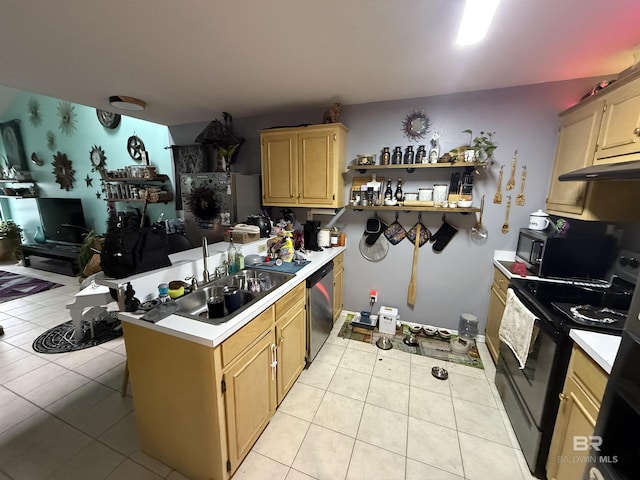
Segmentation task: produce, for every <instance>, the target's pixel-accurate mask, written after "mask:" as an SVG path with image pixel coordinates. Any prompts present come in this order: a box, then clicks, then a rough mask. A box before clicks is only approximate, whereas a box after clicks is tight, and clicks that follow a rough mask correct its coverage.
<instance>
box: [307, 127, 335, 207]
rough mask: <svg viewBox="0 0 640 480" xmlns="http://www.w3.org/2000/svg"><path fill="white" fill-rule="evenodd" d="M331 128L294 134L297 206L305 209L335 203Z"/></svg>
mask: <svg viewBox="0 0 640 480" xmlns="http://www.w3.org/2000/svg"><path fill="white" fill-rule="evenodd" d="M337 141H338V137H337V130H336V129H334V128H327V129H315V130H309V131H302V132H301V133H299V134H298V166H299V173H298V175H299V185H300V191H299V192H298V203H299V204H300V205H307V206H333V205H334V202H335V200H336V195H335V193H336V191H335V190H334V184H335V175H337V174H338V172H336V169H335V167H334V161H335V159H334V153H335V148H334V145H335V144H336V142H337Z"/></svg>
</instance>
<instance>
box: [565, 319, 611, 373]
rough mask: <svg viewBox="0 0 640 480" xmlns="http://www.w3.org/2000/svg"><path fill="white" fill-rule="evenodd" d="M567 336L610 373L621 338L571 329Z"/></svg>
mask: <svg viewBox="0 0 640 480" xmlns="http://www.w3.org/2000/svg"><path fill="white" fill-rule="evenodd" d="M569 336H570V337H571V338H572V339H573V341H574V342H576V344H577V345H578V346H579V347H580V348H582V350H584V351H585V353H586V354H587V355H589V356H590V357H591V358H592V359H593V360H594V361H595V362H596V363H597V364H598V365H600V366H601V367H602V369H603V370H604V371H605V372H607V373H611V367H612V366H613V362H614V360H615V359H616V355H617V354H618V348H619V347H620V341H621V340H622V337H618V336H617V335H606V334H604V333H596V332H588V331H586V330H573V329H572V330H571V331H570V333H569Z"/></svg>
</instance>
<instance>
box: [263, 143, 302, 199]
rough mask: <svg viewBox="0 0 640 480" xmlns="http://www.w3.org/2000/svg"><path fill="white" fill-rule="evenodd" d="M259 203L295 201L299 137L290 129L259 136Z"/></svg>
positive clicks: (296, 196)
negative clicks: (260, 185)
mask: <svg viewBox="0 0 640 480" xmlns="http://www.w3.org/2000/svg"><path fill="white" fill-rule="evenodd" d="M261 149H262V155H261V159H262V160H261V161H262V203H263V204H264V205H281V206H288V205H295V204H296V203H297V202H298V153H297V151H298V137H297V135H296V134H295V133H291V132H282V133H278V132H274V133H263V134H262V136H261Z"/></svg>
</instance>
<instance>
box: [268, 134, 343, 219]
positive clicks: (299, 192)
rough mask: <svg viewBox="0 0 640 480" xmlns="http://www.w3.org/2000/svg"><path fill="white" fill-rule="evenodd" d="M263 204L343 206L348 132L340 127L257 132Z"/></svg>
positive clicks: (316, 206)
mask: <svg viewBox="0 0 640 480" xmlns="http://www.w3.org/2000/svg"><path fill="white" fill-rule="evenodd" d="M260 148H261V166H262V203H263V205H273V206H285V207H286V206H299V207H315V208H318V207H326V208H339V207H342V206H344V205H345V195H344V190H345V186H344V173H345V170H346V149H347V128H346V127H345V126H344V125H342V124H341V123H332V124H324V125H310V126H307V127H296V128H276V129H271V130H262V131H260Z"/></svg>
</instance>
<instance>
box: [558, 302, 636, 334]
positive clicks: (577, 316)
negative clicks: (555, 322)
mask: <svg viewBox="0 0 640 480" xmlns="http://www.w3.org/2000/svg"><path fill="white" fill-rule="evenodd" d="M551 305H553V307H554V308H555V309H556V310H558V311H560V312H562V313H563V314H565V315H566V316H567V318H569V319H570V320H571V321H573V322H575V323H578V324H580V325H585V326H588V327H600V328H603V329H607V330H616V331H621V330H622V328H623V327H624V322H625V320H626V318H627V311H621V310H616V309H614V308H610V307H596V306H593V305H575V304H572V303H562V302H552V303H551Z"/></svg>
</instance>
